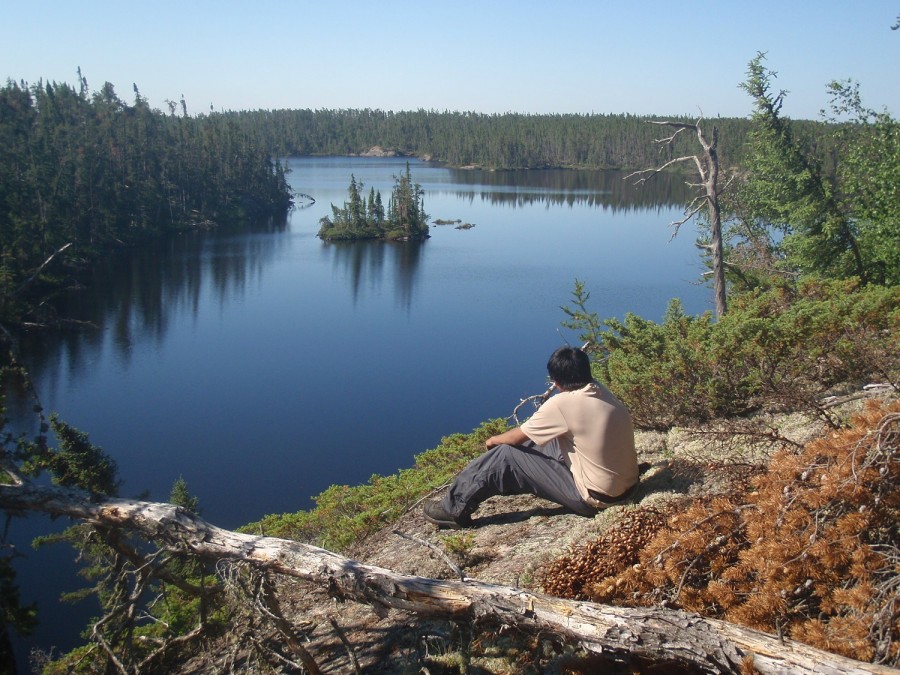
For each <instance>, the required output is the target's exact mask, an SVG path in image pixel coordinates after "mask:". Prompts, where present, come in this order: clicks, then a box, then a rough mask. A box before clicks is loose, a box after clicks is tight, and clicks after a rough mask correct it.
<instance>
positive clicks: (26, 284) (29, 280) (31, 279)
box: [13, 241, 72, 295]
mask: <svg viewBox="0 0 900 675" xmlns="http://www.w3.org/2000/svg"><path fill="white" fill-rule="evenodd" d="M71 245H72V242H71V241H70V242H69V243H68V244H65V245H63V246H61V247H60V248H59V249H57V250H56V251H54V252H53V253H51V254H50V257H49V258H47V259H46V260H45V261H44V262H43V263H41V265H40V267H38V268H37V270H35V272H34V274H32V275H31V276H30V277H28V278H27V279H26V280H25V281H23V282H22V284H21V285H20V286H19V287H18V288H17V289H16V292H15V293H14V294H13V295H21V294H22V292H23V291H25V289H27V288H28V287H29V286H31V284H32V283H34V280H35V279H37V278H38V276H39V275H40V273H41V272H43V271H44V268H46V267H47V265H49V264H50V263H52V262H53V259H54V258H55V257H56V256H58V255H59V254H60V253H62V252H63V251H65V250H66V249H67V248H69V247H70V246H71Z"/></svg>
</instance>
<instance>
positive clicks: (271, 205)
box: [0, 78, 291, 325]
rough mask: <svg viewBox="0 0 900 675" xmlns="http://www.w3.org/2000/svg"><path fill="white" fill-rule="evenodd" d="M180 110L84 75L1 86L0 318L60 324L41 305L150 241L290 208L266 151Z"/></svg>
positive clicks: (221, 119) (217, 118) (222, 120)
mask: <svg viewBox="0 0 900 675" xmlns="http://www.w3.org/2000/svg"><path fill="white" fill-rule="evenodd" d="M175 109H176V106H175V105H174V104H173V105H172V106H171V107H170V111H169V114H164V113H163V112H161V111H159V110H155V109H151V108H150V106H149V104H148V103H147V100H146V99H145V98H143V97H142V96H141V94H140V92H139V90H138V88H137V87H136V86H135V88H134V102H133V103H132V104H128V103H126V102H124V101H123V100H122V99H120V98H119V97H118V96H117V95H116V93H115V91H114V89H113V87H112V85H110V84H109V83H106V84H104V85H103V87H102V88H101V89H100V90H99V91H96V92H94V93H89V90H88V85H87V82H86V81H85V80H84V79H83V78H82V80H81V82H80V83H79V86H78V87H77V88H76V87H73V86H70V85H68V84H57V83H46V84H45V83H38V84H36V85H34V86H28V85H26V84H25V83H20V84H17V83H15V82H12V81H9V82H7V84H6V86H5V87H3V88H2V89H0V223H2V230H0V251H2V258H0V321H2V322H4V323H9V324H12V325H16V324H19V323H21V322H23V321H29V322H35V321H37V322H45V321H51V320H53V318H54V317H53V316H52V313H49V314H48V311H49V310H48V305H47V304H44V303H43V302H42V301H43V300H45V299H46V298H47V297H49V296H51V295H52V294H53V293H55V292H57V291H58V290H60V289H62V288H65V287H68V286H71V285H73V284H76V283H80V282H81V279H82V277H83V273H84V272H85V271H86V270H89V268H90V266H91V265H92V264H93V262H94V261H96V260H97V258H98V257H99V256H102V255H106V254H108V253H109V252H111V251H114V250H116V249H119V248H122V247H124V246H129V245H132V244H135V243H137V242H140V241H142V240H145V239H146V238H147V237H155V236H159V235H162V234H165V233H170V232H175V231H178V230H183V229H188V228H196V227H211V226H215V225H217V224H221V223H225V222H230V221H235V220H238V219H242V218H267V217H272V216H276V215H278V214H285V213H286V212H287V209H288V208H289V206H290V204H291V194H290V190H289V188H288V185H287V181H286V180H285V176H284V168H283V167H282V166H281V164H280V163H279V162H278V161H276V160H273V159H272V155H271V153H270V152H269V149H268V148H267V147H264V146H262V145H260V144H258V143H257V142H255V141H254V140H253V139H252V138H250V137H248V136H247V135H246V134H245V133H244V132H243V131H242V130H241V128H240V126H239V125H238V124H237V123H236V121H235V120H234V118H233V117H232V116H230V115H222V114H210V115H200V116H197V117H191V116H188V115H187V109H186V104H185V103H184V101H182V102H181V113H182V114H180V115H176V114H175ZM38 305H42V310H41V312H40V313H35V311H34V310H35V307H36V306H38Z"/></svg>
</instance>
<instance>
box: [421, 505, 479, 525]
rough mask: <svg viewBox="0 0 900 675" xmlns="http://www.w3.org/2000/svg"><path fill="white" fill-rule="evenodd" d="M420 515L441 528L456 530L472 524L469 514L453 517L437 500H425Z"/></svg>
mask: <svg viewBox="0 0 900 675" xmlns="http://www.w3.org/2000/svg"><path fill="white" fill-rule="evenodd" d="M422 515H424V516H425V520H427V521H428V522H429V523H433V524H435V525H437V526H438V527H439V528H441V529H451V530H458V529H460V528H463V527H469V526H471V525H472V518H471V516H469V514H464V515H462V516H460V517H459V518H454V517H453V515H452V514H451V513H449V512H447V511H446V510H444V507H443V506H441V503H440V502H439V501H432V502H425V506H423V507H422Z"/></svg>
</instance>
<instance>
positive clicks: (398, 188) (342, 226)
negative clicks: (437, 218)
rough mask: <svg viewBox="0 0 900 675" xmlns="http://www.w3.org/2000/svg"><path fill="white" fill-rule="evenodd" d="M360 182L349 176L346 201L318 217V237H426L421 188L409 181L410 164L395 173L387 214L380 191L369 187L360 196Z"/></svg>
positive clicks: (405, 238) (340, 239)
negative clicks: (329, 215) (404, 169)
mask: <svg viewBox="0 0 900 675" xmlns="http://www.w3.org/2000/svg"><path fill="white" fill-rule="evenodd" d="M362 190H363V184H362V183H358V182H357V181H356V177H355V176H353V175H351V176H350V186H349V187H348V188H347V192H348V194H349V197H350V198H349V200H348V201H346V202H344V205H343V206H342V207H340V208H338V207H337V206H335V205H334V204H332V205H331V212H332V216H331V217H330V218H329V217H328V216H323V217H322V218H321V219H320V220H319V233H318V236H319V237H320V238H321V239H323V240H325V241H355V240H357V239H386V240H391V241H409V240H421V239H427V238H428V237H429V234H428V214H427V213H425V203H424V200H423V198H422V195H423V193H424V190H422V186H421V185H419V184H418V183H414V182H413V180H412V174H411V173H410V170H409V163H407V164H406V172H405V173H404V174H402V175H400V176H394V187H393V189H392V190H391V198H390V200H389V202H388V208H387V213H385V209H384V203H383V202H382V199H381V192H376V191H375V189H374V188H370V189H369V196H368V199H366V198H363V196H362Z"/></svg>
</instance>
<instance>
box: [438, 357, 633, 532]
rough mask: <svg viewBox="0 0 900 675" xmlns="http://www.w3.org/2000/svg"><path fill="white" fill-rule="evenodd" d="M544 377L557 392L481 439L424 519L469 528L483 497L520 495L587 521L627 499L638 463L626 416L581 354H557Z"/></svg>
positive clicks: (551, 360)
mask: <svg viewBox="0 0 900 675" xmlns="http://www.w3.org/2000/svg"><path fill="white" fill-rule="evenodd" d="M547 372H548V373H549V374H550V379H551V380H552V381H553V384H554V386H555V387H556V389H558V390H559V393H557V394H556V395H555V396H553V397H551V398H550V399H548V400H547V402H546V403H544V404H543V405H542V406H541V407H540V408H539V409H538V410H537V411H536V412H535V413H534V415H532V416H531V418H529V419H528V420H527V421H526V422H524V423H523V424H522V425H521V426H518V427H514V428H512V429H509V430H508V431H505V432H504V433H502V434H499V435H497V436H491V437H490V438H489V439H487V441H486V442H485V446H486V447H487V449H488V452H486V453H484V454H483V455H481V456H479V457H477V458H475V459H474V460H472V461H471V462H469V464H468V465H467V466H466V468H465V469H463V470H462V471H461V472H460V473H459V475H458V476H457V477H456V479H455V480H454V481H453V484H452V485H451V486H450V490H449V491H448V492H447V495H446V496H445V497H444V498H443V499H442V500H440V501H432V502H428V503H426V504H425V507H424V509H423V513H424V515H425V519H426V520H428V521H429V522H431V523H434V524H435V525H437V526H438V527H439V528H454V529H456V528H460V527H468V526H470V525H471V524H472V518H471V516H472V512H474V511H475V509H476V508H478V505H479V504H481V502H483V501H484V500H486V499H487V498H488V497H493V496H494V495H520V494H533V495H536V496H538V497H542V498H544V499H549V500H550V501H553V502H556V503H557V504H562V505H563V506H565V507H566V508H568V509H570V510H571V511H574V512H575V513H578V514H580V515H583V516H588V517H591V516H593V515H595V514H596V513H597V511H598V510H599V509H603V508H605V507H606V506H609V505H610V504H614V503H616V502H621V501H624V500H626V499H627V498H628V497H629V496H630V495H631V493H632V492H633V491H634V488H635V486H636V485H637V483H638V463H637V454H636V452H635V449H634V427H633V426H632V423H631V415H630V414H629V413H628V410H627V409H626V408H625V406H624V405H622V403H621V402H620V401H619V400H618V399H617V398H616V397H615V396H613V394H612V392H610V391H609V389H607V388H606V387H605V386H603V385H602V384H600V383H599V382H597V381H595V380H594V378H593V377H592V375H591V366H590V362H589V360H588V357H587V354H585V353H584V352H583V351H582V350H580V349H576V348H574V347H560V348H559V349H557V350H556V351H555V352H553V354H552V355H551V356H550V360H549V361H548V362H547Z"/></svg>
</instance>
